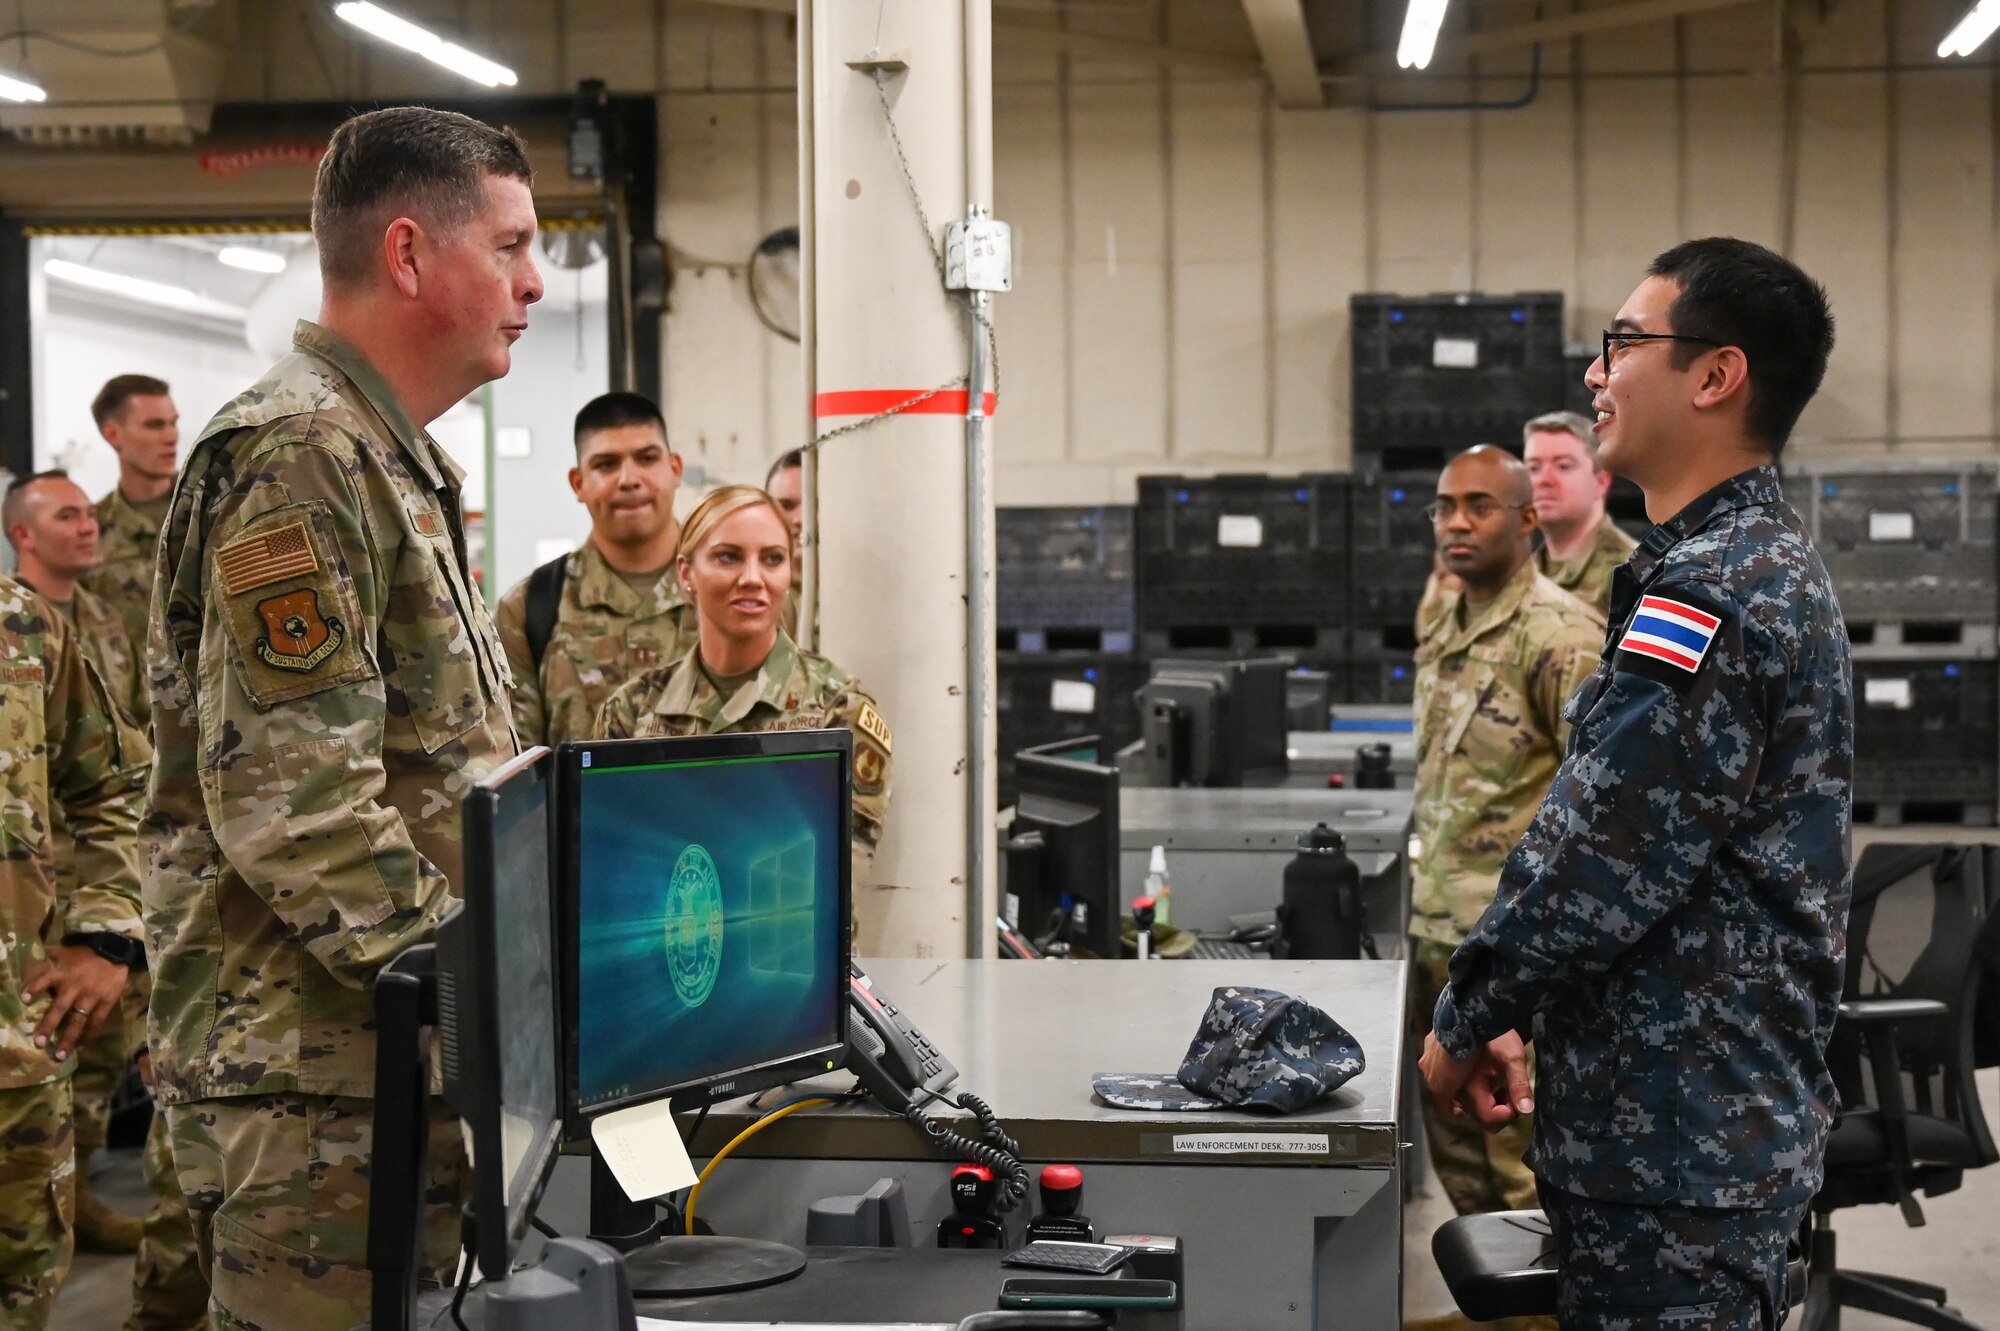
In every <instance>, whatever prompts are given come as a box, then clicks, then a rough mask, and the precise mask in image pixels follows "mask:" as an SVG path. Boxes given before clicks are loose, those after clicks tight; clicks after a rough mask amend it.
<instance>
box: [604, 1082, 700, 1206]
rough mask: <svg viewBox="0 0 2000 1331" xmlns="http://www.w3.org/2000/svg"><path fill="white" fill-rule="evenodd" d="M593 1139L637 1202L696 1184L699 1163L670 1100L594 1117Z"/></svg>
mask: <svg viewBox="0 0 2000 1331" xmlns="http://www.w3.org/2000/svg"><path fill="white" fill-rule="evenodd" d="M590 1140H591V1143H592V1144H593V1145H594V1146H596V1147H597V1154H598V1157H599V1158H600V1159H602V1160H603V1161H604V1163H605V1164H606V1165H608V1166H610V1168H611V1173H612V1176H613V1177H614V1178H616V1179H617V1180H618V1186H619V1187H621V1188H623V1189H625V1195H626V1196H627V1197H630V1198H632V1199H633V1200H634V1201H645V1200H646V1199H647V1198H649V1197H661V1196H665V1195H666V1194H667V1193H670V1192H676V1191H678V1190H680V1189H681V1188H689V1187H693V1186H694V1178H695V1174H694V1165H693V1163H692V1162H690V1161H689V1160H688V1152H687V1143H686V1142H684V1141H682V1140H681V1130H680V1127H679V1126H678V1125H677V1124H676V1123H675V1122H674V1107H673V1102H672V1101H670V1100H654V1101H652V1102H650V1103H648V1104H643V1105H634V1106H632V1108H630V1109H619V1110H615V1111H613V1112H612V1113H609V1114H602V1115H599V1116H598V1117H597V1118H594V1119H592V1120H590Z"/></svg>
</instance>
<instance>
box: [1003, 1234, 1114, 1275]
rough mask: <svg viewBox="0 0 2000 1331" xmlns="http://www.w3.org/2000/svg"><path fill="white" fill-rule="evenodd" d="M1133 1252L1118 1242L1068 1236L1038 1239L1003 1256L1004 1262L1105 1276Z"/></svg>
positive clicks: (1005, 1264)
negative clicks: (1079, 1240)
mask: <svg viewBox="0 0 2000 1331" xmlns="http://www.w3.org/2000/svg"><path fill="white" fill-rule="evenodd" d="M1131 1255H1132V1250H1131V1249H1130V1248H1126V1247H1121V1246H1119V1245H1118V1244H1116V1243H1073V1242H1070V1241H1069V1240H1066V1239H1037V1240H1035V1242H1033V1243H1030V1244H1028V1245H1027V1246H1026V1247H1022V1248H1016V1249H1015V1250H1014V1251H1013V1252H1010V1253H1008V1254H1007V1255H1006V1256H1005V1257H1002V1258H1001V1259H1000V1264H1001V1265H1002V1266H1035V1267H1040V1268H1042V1269H1043V1270H1045V1271H1075V1272H1080V1273H1082V1274H1084V1275H1093V1276H1101V1275H1104V1274H1106V1273H1107V1272H1109V1271H1111V1270H1113V1269H1114V1268H1115V1267H1117V1265H1118V1264H1119V1263H1120V1262H1122V1261H1124V1260H1125V1259H1126V1258H1127V1257H1130V1256H1131Z"/></svg>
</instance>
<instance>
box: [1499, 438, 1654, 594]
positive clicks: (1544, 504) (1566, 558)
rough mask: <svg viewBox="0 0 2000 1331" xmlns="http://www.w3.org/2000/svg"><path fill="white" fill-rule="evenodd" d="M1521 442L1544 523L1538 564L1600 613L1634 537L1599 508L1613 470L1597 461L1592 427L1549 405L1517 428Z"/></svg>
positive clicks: (1634, 545)
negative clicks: (1551, 408) (1550, 410)
mask: <svg viewBox="0 0 2000 1331" xmlns="http://www.w3.org/2000/svg"><path fill="white" fill-rule="evenodd" d="M1521 444H1522V446H1521V460H1522V461H1524V462H1526V463H1527V464H1528V476H1529V478H1530V479H1531V480H1533V481H1534V485H1535V515H1536V517H1537V518H1539V519H1540V521H1541V527H1542V548H1541V549H1539V550H1537V551H1536V552H1535V565H1536V567H1538V568H1540V569H1541V571H1542V572H1544V573H1546V574H1548V576H1549V581H1550V582H1553V583H1554V584H1555V585H1556V586H1558V587H1560V588H1562V589H1563V590H1564V591H1566V592H1568V593H1570V594H1571V595H1573V596H1575V597H1576V598H1577V599H1578V600H1579V601H1582V602H1584V603H1585V604H1586V605H1588V606H1590V607H1591V608H1592V609H1594V610H1596V611H1597V613H1598V614H1600V615H1601V614H1603V613H1604V612H1605V610H1606V608H1607V607H1608V606H1609V605H1610V604H1611V575H1612V574H1613V573H1616V572H1617V571H1618V566H1619V565H1620V564H1623V563H1624V562H1625V561H1626V560H1627V559H1628V558H1630V557H1631V554H1632V551H1633V550H1634V549H1636V548H1637V547H1638V544H1639V543H1638V542H1637V541H1635V540H1633V539H1632V538H1631V537H1630V536H1627V535H1626V534H1625V533H1624V532H1622V531H1620V530H1619V529H1618V526H1617V524H1616V523H1614V522H1612V521H1611V518H1610V515H1609V514H1607V513H1606V512H1605V511H1604V497H1605V496H1606V495H1608V494H1609V493H1611V473H1610V472H1608V471H1606V470H1604V468H1603V467H1602V466H1600V465H1599V464H1598V461H1597V434H1596V432H1595V431H1593V430H1592V429H1591V428H1590V422H1589V420H1587V419H1586V418H1584V417H1582V416H1579V415H1578V414H1577V413H1576V412H1573V411H1552V412H1550V413H1549V414H1548V415H1546V416H1537V417H1535V419H1533V420H1531V421H1529V422H1528V423H1527V424H1526V425H1525V426H1523V427H1522V429H1521Z"/></svg>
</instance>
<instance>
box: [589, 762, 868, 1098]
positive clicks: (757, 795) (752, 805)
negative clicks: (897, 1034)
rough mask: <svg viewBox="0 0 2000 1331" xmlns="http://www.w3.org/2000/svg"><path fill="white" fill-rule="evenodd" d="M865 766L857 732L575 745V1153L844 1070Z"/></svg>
mask: <svg viewBox="0 0 2000 1331" xmlns="http://www.w3.org/2000/svg"><path fill="white" fill-rule="evenodd" d="M853 765H854V742H853V736H852V735H851V734H850V733H849V732H848V731H846V730H813V731H791V732H777V733H764V734H749V735H715V736H703V737H695V738H685V739H656V740H653V739H648V740H612V741H604V742H600V743H589V744H575V745H565V746H563V748H562V749H561V750H560V757H559V762H558V772H559V776H560V780H559V784H558V792H559V794H558V800H559V818H558V822H557V827H558V841H559V847H558V849H559V862H560V864H561V866H562V873H561V878H562V882H561V886H560V891H559V897H558V902H559V910H558V918H559V921H560V923H561V927H562V931H563V938H564V952H565V956H566V959H567V961H568V965H567V966H566V967H565V973H564V977H563V991H564V1012H565V1016H566V1021H565V1035H566V1040H567V1043H566V1049H565V1074H566V1076H565V1081H566V1097H565V1098H566V1101H567V1109H568V1111H569V1113H568V1118H567V1125H568V1128H569V1132H570V1135H571V1136H572V1138H574V1137H578V1136H582V1135H584V1134H585V1133H587V1131H588V1125H589V1120H590V1119H591V1118H594V1117H595V1116H597V1115H598V1114H601V1113H605V1112H608V1111H610V1110H613V1109H617V1108H620V1107H623V1106H627V1105H634V1104H639V1103H643V1102H645V1101H649V1100H658V1099H661V1098H666V1097H671V1098H672V1099H673V1100H674V1102H675V1103H676V1104H678V1105H692V1104H702V1103H706V1102H708V1101H711V1100H719V1099H726V1098H729V1097H732V1096H738V1095H747V1094H749V1093H751V1092H753V1091H758V1090H763V1089H765V1088H766V1087H770V1086H775V1085H779V1084H782V1083H784V1082H788V1081H793V1080H796V1079H798V1078H800V1077H804V1076H809V1075H812V1074H814V1073H818V1072H826V1071H828V1070H830V1069H832V1068H834V1067H836V1066H839V1064H840V1061H841V1059H842V1054H843V1048H844V1046H843V1035H844V1030H845V1028H844V1025H843V1022H842V1007H841V1005H842V1003H843V1001H844V997H845V994H846V987H847V954H848V946H849V936H848V935H849V927H848V909H849V899H850V894H851V891H852V887H851V884H850V882H849V877H850V861H849V850H848V846H849V841H848V833H849V827H850V822H851V812H850V810H851V807H852V806H851V803H850V801H851V798H852V786H851V783H852V779H853V778H852V771H853Z"/></svg>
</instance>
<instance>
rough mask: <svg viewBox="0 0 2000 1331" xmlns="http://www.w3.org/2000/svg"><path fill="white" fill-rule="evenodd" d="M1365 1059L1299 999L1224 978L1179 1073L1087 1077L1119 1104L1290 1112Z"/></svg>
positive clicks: (1347, 1076) (1342, 1081)
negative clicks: (1242, 984)
mask: <svg viewBox="0 0 2000 1331" xmlns="http://www.w3.org/2000/svg"><path fill="white" fill-rule="evenodd" d="M1364 1066H1366V1061H1365V1060H1364V1059H1363V1057H1362V1054H1361V1044H1360V1042H1359V1041H1357V1040H1356V1039H1355V1038H1354V1037H1353V1036H1352V1035H1349V1034H1348V1033H1347V1031H1346V1030H1345V1029H1344V1028H1343V1027H1342V1026H1341V1024H1340V1023H1339V1022H1337V1021H1335V1020H1334V1019H1333V1018H1332V1017H1329V1016H1327V1015H1326V1013H1324V1012H1321V1011H1320V1010H1319V1009H1318V1008H1316V1007H1314V1006H1313V1005H1312V1004H1310V1003H1308V1002H1306V1001H1305V1000H1304V999H1302V998H1293V997H1292V996H1291V995H1290V994H1281V993H1278V992H1277V991H1276V990H1272V989H1246V988H1241V987H1238V986H1236V985H1224V986H1223V987H1222V988H1220V989H1217V990H1216V991H1215V994H1214V996H1213V997H1211V998H1210V999H1209V1001H1208V1013H1207V1015H1206V1016H1204V1017H1203V1018H1202V1019H1201V1030H1200V1032H1199V1033H1197V1034H1196V1035H1195V1037H1194V1043H1193V1044H1191V1045H1189V1046H1188V1051H1187V1058H1186V1059H1185V1060H1184V1061H1183V1062H1182V1063H1181V1070H1180V1074H1179V1075H1178V1076H1169V1075H1167V1074H1164V1073H1145V1072H1100V1073H1098V1074H1097V1076H1096V1077H1094V1078H1092V1079H1091V1084H1092V1085H1093V1086H1095V1087H1096V1088H1097V1094H1098V1095H1099V1096H1100V1097H1101V1098H1102V1099H1103V1100H1104V1102H1105V1103H1106V1104H1111V1105H1116V1106H1118V1107H1119V1108H1120V1109H1182V1110H1185V1109H1230V1108H1238V1107H1248V1106H1254V1107H1257V1108H1261V1109H1275V1110H1277V1111H1278V1112H1280V1113H1290V1112H1291V1111H1293V1110H1295V1109H1304V1108H1305V1107H1306V1106H1307V1105H1310V1104H1312V1103H1313V1102H1314V1101H1315V1100H1318V1099H1319V1098H1320V1097H1321V1096H1323V1095H1325V1094H1327V1093H1328V1092H1330V1091H1332V1090H1334V1089H1336V1088H1337V1087H1340V1086H1344V1085H1346V1084H1347V1082H1349V1081H1350V1080H1352V1079H1353V1078H1354V1077H1355V1076H1356V1075H1358V1074H1359V1073H1360V1071H1361V1069H1362V1068H1363V1067H1364Z"/></svg>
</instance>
